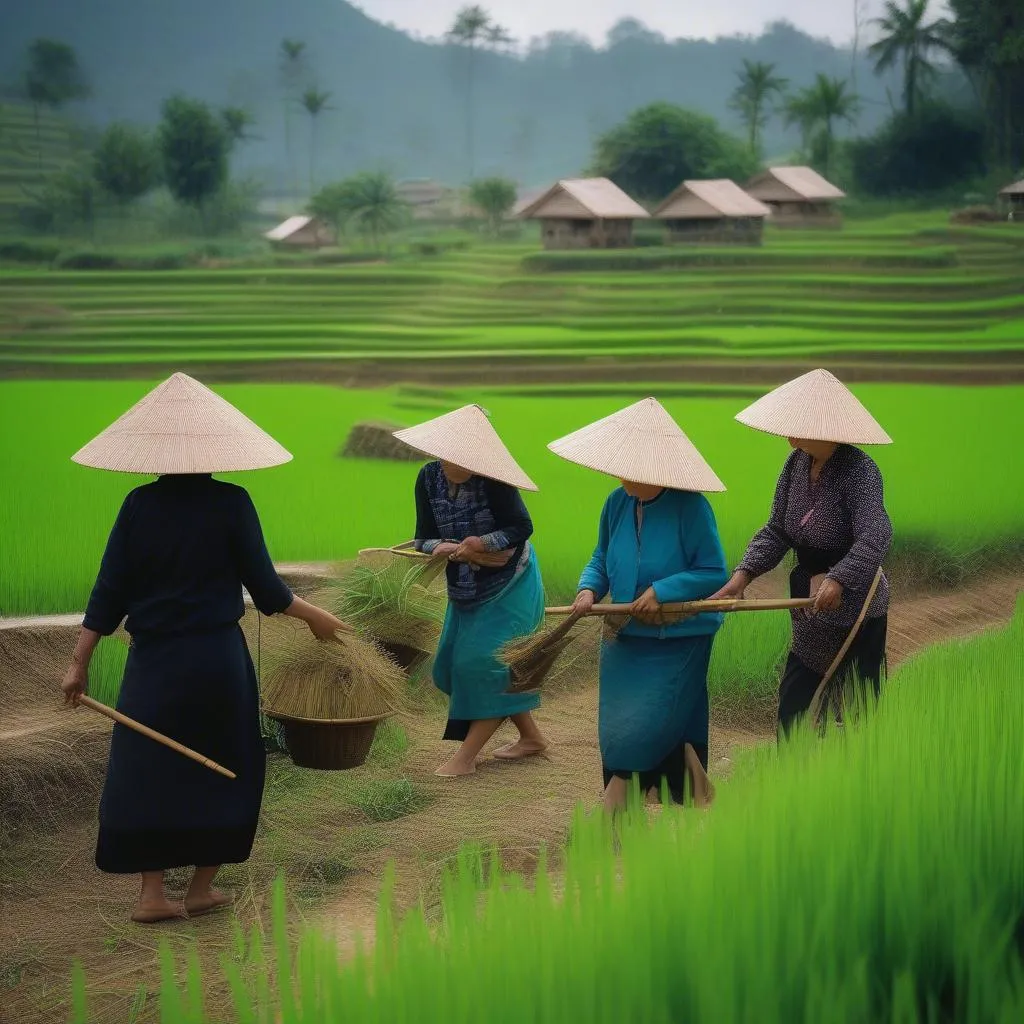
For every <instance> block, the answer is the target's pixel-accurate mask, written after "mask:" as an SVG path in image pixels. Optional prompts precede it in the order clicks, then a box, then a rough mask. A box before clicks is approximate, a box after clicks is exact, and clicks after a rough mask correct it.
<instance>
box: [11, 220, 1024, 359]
mask: <svg viewBox="0 0 1024 1024" xmlns="http://www.w3.org/2000/svg"><path fill="white" fill-rule="evenodd" d="M911 224H912V225H913V226H911ZM538 260H542V262H540V263H538ZM659 261H660V262H659ZM667 263H671V265H666V264H667ZM1022 282H1024V230H1021V229H1020V228H1019V227H1016V226H1014V225H1007V226H1006V228H1005V230H1002V229H1000V228H999V227H996V228H987V229H985V230H980V229H971V230H968V229H962V228H961V229H951V228H948V227H942V226H941V224H939V223H936V224H935V225H932V226H929V225H928V224H927V222H923V223H922V222H921V221H920V220H918V221H914V222H911V223H908V222H905V221H904V220H902V219H900V218H895V219H893V220H891V221H882V222H872V223H870V224H866V225H860V226H856V227H853V226H851V227H849V228H848V229H847V230H844V231H843V232H842V233H839V234H835V233H830V234H828V235H826V236H824V237H823V236H821V235H820V234H819V235H801V234H789V233H783V232H775V233H772V232H769V234H768V237H767V239H766V242H765V245H764V247H763V248H760V249H752V250H738V251H737V250H722V249H708V250H696V251H688V250H685V249H683V250H680V249H637V250H632V251H629V252H625V253H623V252H618V253H616V252H605V253H601V252H593V253H592V252H586V253H569V254H565V253H544V254H538V253H537V249H536V243H535V242H530V243H521V244H493V243H492V244H476V245H470V246H468V247H467V248H465V249H462V250H457V251H451V250H449V251H445V252H442V253H440V254H438V255H436V256H433V257H429V258H428V257H402V258H398V259H396V260H394V261H392V262H390V263H379V264H370V265H363V266H343V267H324V266H321V267H317V266H301V267H296V266H289V267H275V266H268V265H263V266H259V265H253V266H226V267H220V268H214V269H208V268H194V269H182V270H169V271H160V270H152V271H130V270H108V271H54V270H50V269H32V270H26V269H21V270H19V269H16V268H8V269H7V270H6V271H2V272H0V327H2V332H0V371H4V370H6V372H7V373H12V372H15V371H16V370H17V369H18V368H19V367H21V368H24V367H26V366H34V367H51V368H58V367H65V368H70V367H75V366H85V365H90V366H93V367H109V369H110V372H111V374H115V375H116V374H117V373H118V372H119V371H121V370H123V368H124V367H125V366H127V365H141V366H145V365H147V364H155V365H159V366H161V367H163V366H169V365H171V364H174V365H175V366H176V367H180V366H181V365H182V364H184V363H189V364H202V365H210V364H228V365H230V364H238V363H245V364H249V365H265V364H266V363H268V362H271V363H272V362H275V361H277V362H287V363H288V364H290V365H292V366H294V367H297V368H301V367H302V366H303V365H305V366H307V368H308V367H310V366H312V365H313V364H321V363H326V364H327V365H328V366H334V367H338V368H340V367H344V365H345V364H346V363H347V362H358V361H365V360H370V359H372V360H374V361H375V362H376V363H377V364H378V365H379V366H381V367H386V366H387V364H388V363H389V362H391V363H396V362H407V361H422V360H425V359H429V360H430V361H431V362H436V361H442V360H443V361H446V362H449V363H452V362H455V361H458V360H464V359H485V360H488V359H489V360H514V359H520V360H522V359H562V360H564V359H576V358H583V359H596V358H617V359H622V358H626V357H628V358H630V359H641V358H655V357H659V358H666V357H672V358H685V359H689V360H698V361H699V360H709V359H716V360H726V361H734V360H736V359H741V358H742V359H749V358H751V357H757V358H758V359H762V360H770V359H783V358H794V357H808V358H809V357H813V358H816V359H823V360H824V359H830V360H833V361H835V360H854V361H861V362H863V361H868V362H871V361H880V362H893V361H896V362H908V363H928V362H935V361H939V362H951V361H952V362H957V361H962V360H963V359H964V357H965V356H969V357H970V359H972V360H976V361H983V362H985V363H991V364H993V365H997V366H998V365H1002V364H1004V363H1012V364H1013V365H1015V366H1019V356H1020V353H1021V350H1022V347H1024V346H1022V341H1024V328H1022V326H1021V324H1022V320H1021V316H1022V312H1024V283H1022ZM310 372H312V371H310Z"/></svg>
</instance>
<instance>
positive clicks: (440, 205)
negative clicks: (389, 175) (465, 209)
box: [395, 178, 452, 220]
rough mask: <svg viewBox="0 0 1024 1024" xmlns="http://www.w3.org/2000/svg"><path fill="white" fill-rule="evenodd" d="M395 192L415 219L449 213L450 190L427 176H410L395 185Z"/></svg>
mask: <svg viewBox="0 0 1024 1024" xmlns="http://www.w3.org/2000/svg"><path fill="white" fill-rule="evenodd" d="M395 193H396V194H397V196H398V198H399V199H400V200H401V201H402V202H403V203H405V205H406V206H408V207H409V208H410V210H411V211H412V215H413V217H414V218H415V219H416V220H429V219H431V218H434V217H438V216H441V215H442V214H443V213H449V214H450V213H451V209H450V207H451V205H452V201H451V200H452V197H451V190H450V189H447V188H445V187H444V185H440V184H438V183H437V182H436V181H432V180H430V179H429V178H411V179H409V180H407V181H400V182H398V184H397V185H395Z"/></svg>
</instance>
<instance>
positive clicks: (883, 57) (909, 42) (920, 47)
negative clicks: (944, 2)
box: [868, 0, 949, 117]
mask: <svg viewBox="0 0 1024 1024" xmlns="http://www.w3.org/2000/svg"><path fill="white" fill-rule="evenodd" d="M903 4H904V6H902V7H901V6H900V5H899V4H898V3H896V2H895V0H886V4H885V14H884V16H883V17H881V18H875V19H874V21H873V22H872V24H873V25H874V26H875V27H876V28H877V29H878V30H879V31H880V32H881V33H882V35H881V38H880V39H878V41H877V42H874V43H872V44H871V46H869V47H868V53H869V54H870V55H871V56H872V57H873V58H874V61H875V71H876V72H877V73H878V74H882V73H883V72H885V71H889V70H890V69H892V68H894V67H896V66H897V64H900V63H902V64H903V109H904V110H905V111H906V113H907V116H908V117H913V116H914V111H915V110H916V108H917V107H918V105H919V103H920V100H921V99H922V96H923V92H924V87H925V83H926V81H927V80H928V79H930V78H934V77H935V65H934V64H933V63H932V62H931V60H930V57H931V55H932V54H933V53H936V52H939V51H942V50H945V49H946V46H947V42H948V36H949V25H948V22H947V21H946V20H945V19H944V18H937V19H935V20H929V17H928V15H929V6H930V0H903Z"/></svg>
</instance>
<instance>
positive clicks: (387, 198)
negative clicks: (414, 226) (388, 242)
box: [339, 171, 405, 251]
mask: <svg viewBox="0 0 1024 1024" xmlns="http://www.w3.org/2000/svg"><path fill="white" fill-rule="evenodd" d="M339 205H340V207H341V209H340V211H339V212H340V214H341V215H342V217H343V219H344V220H345V222H346V223H350V224H354V225H355V227H356V228H357V229H358V230H360V231H362V232H363V233H364V234H366V235H369V237H370V242H371V244H372V246H373V249H374V251H378V250H379V248H380V238H381V236H382V235H384V234H386V233H387V232H388V231H391V230H393V229H394V228H396V227H398V225H399V224H400V223H401V222H402V218H403V217H404V215H405V204H404V203H403V202H402V200H401V199H400V198H399V195H398V192H397V191H396V189H395V183H394V182H393V181H392V180H391V178H390V177H389V176H388V175H387V174H385V173H384V172H383V171H367V172H364V173H363V174H357V175H356V176H355V177H354V178H350V179H349V180H348V181H347V182H345V183H344V185H343V195H342V197H341V199H340V204H339Z"/></svg>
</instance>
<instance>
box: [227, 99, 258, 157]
mask: <svg viewBox="0 0 1024 1024" xmlns="http://www.w3.org/2000/svg"><path fill="white" fill-rule="evenodd" d="M220 119H221V124H223V126H224V134H225V135H227V137H228V142H229V143H230V144H231V147H232V148H234V147H235V146H238V145H239V144H241V143H243V142H248V141H249V140H250V139H253V138H255V136H254V135H253V134H252V133H251V132H250V131H249V129H250V128H251V127H252V126H253V125H254V124H255V123H256V119H255V118H254V117H253V116H252V113H251V112H250V111H249V110H248V109H247V108H246V107H224V109H223V110H221V112H220Z"/></svg>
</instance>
